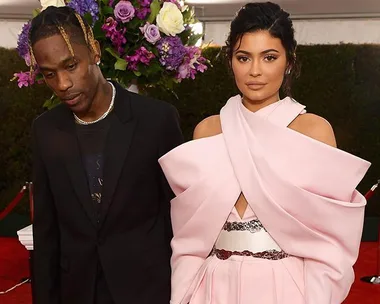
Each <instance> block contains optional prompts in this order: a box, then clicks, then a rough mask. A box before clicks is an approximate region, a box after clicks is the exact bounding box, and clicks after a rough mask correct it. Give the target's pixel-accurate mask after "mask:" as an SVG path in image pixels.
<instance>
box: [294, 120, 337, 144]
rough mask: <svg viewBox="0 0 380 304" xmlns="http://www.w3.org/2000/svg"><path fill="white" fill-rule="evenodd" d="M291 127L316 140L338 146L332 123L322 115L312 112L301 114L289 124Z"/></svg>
mask: <svg viewBox="0 0 380 304" xmlns="http://www.w3.org/2000/svg"><path fill="white" fill-rule="evenodd" d="M289 128H291V129H293V130H295V131H298V132H300V133H302V134H304V135H306V136H309V137H311V138H313V139H315V140H318V141H321V142H323V143H325V144H328V145H330V146H333V147H336V140H335V135H334V130H333V128H332V127H331V125H330V123H329V122H328V121H327V120H326V119H324V118H323V117H321V116H318V115H315V114H311V113H305V114H302V115H299V116H298V117H297V118H296V119H295V120H294V121H293V122H292V123H291V124H290V125H289Z"/></svg>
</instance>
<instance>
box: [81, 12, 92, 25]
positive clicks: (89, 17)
mask: <svg viewBox="0 0 380 304" xmlns="http://www.w3.org/2000/svg"><path fill="white" fill-rule="evenodd" d="M83 18H84V20H86V21H87V23H88V24H89V25H92V16H91V13H86V14H84V16H83Z"/></svg>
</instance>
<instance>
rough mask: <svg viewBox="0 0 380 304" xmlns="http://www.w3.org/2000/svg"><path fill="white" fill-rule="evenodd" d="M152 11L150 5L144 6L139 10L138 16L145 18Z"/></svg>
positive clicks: (141, 18)
mask: <svg viewBox="0 0 380 304" xmlns="http://www.w3.org/2000/svg"><path fill="white" fill-rule="evenodd" d="M149 13H150V8H149V7H142V8H140V9H138V10H137V13H136V17H137V18H139V19H140V20H144V19H145V18H146V16H148V14H149Z"/></svg>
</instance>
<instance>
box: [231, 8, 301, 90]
mask: <svg viewBox="0 0 380 304" xmlns="http://www.w3.org/2000/svg"><path fill="white" fill-rule="evenodd" d="M260 30H267V31H268V32H269V33H270V34H271V36H272V37H275V38H279V39H280V40H281V43H282V45H283V47H284V48H285V51H286V57H287V61H288V68H287V70H288V69H290V74H285V77H284V82H283V84H282V89H283V91H284V93H285V94H286V95H288V96H291V80H292V78H293V77H297V76H298V65H297V64H296V48H297V41H296V40H295V39H294V28H293V22H292V20H291V19H290V18H289V14H288V13H287V12H285V11H284V10H283V9H281V7H280V6H279V5H277V4H275V3H272V2H265V3H248V4H246V5H244V6H243V7H242V8H241V9H240V10H239V12H238V13H237V15H236V17H235V19H234V20H233V21H232V22H231V27H230V33H229V35H228V38H227V41H226V45H227V56H228V59H229V60H230V61H231V60H232V56H233V52H234V48H235V46H236V44H237V43H239V42H240V40H241V38H242V37H243V35H244V34H245V33H252V32H256V31H260Z"/></svg>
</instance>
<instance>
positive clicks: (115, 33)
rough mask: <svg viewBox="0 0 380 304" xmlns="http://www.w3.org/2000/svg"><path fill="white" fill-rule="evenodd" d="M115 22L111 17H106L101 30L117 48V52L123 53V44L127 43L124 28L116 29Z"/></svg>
mask: <svg viewBox="0 0 380 304" xmlns="http://www.w3.org/2000/svg"><path fill="white" fill-rule="evenodd" d="M117 25H118V24H117V22H116V20H115V19H113V18H112V17H108V18H107V20H106V23H105V24H103V26H102V30H103V31H104V32H105V33H106V37H107V38H110V40H111V42H112V44H113V46H114V47H115V48H116V49H117V51H118V53H119V54H120V55H122V54H123V53H124V47H123V46H124V45H125V44H126V43H127V39H126V38H125V36H124V35H125V32H126V31H127V29H126V28H123V29H120V30H118V29H117V28H116V27H117Z"/></svg>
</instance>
